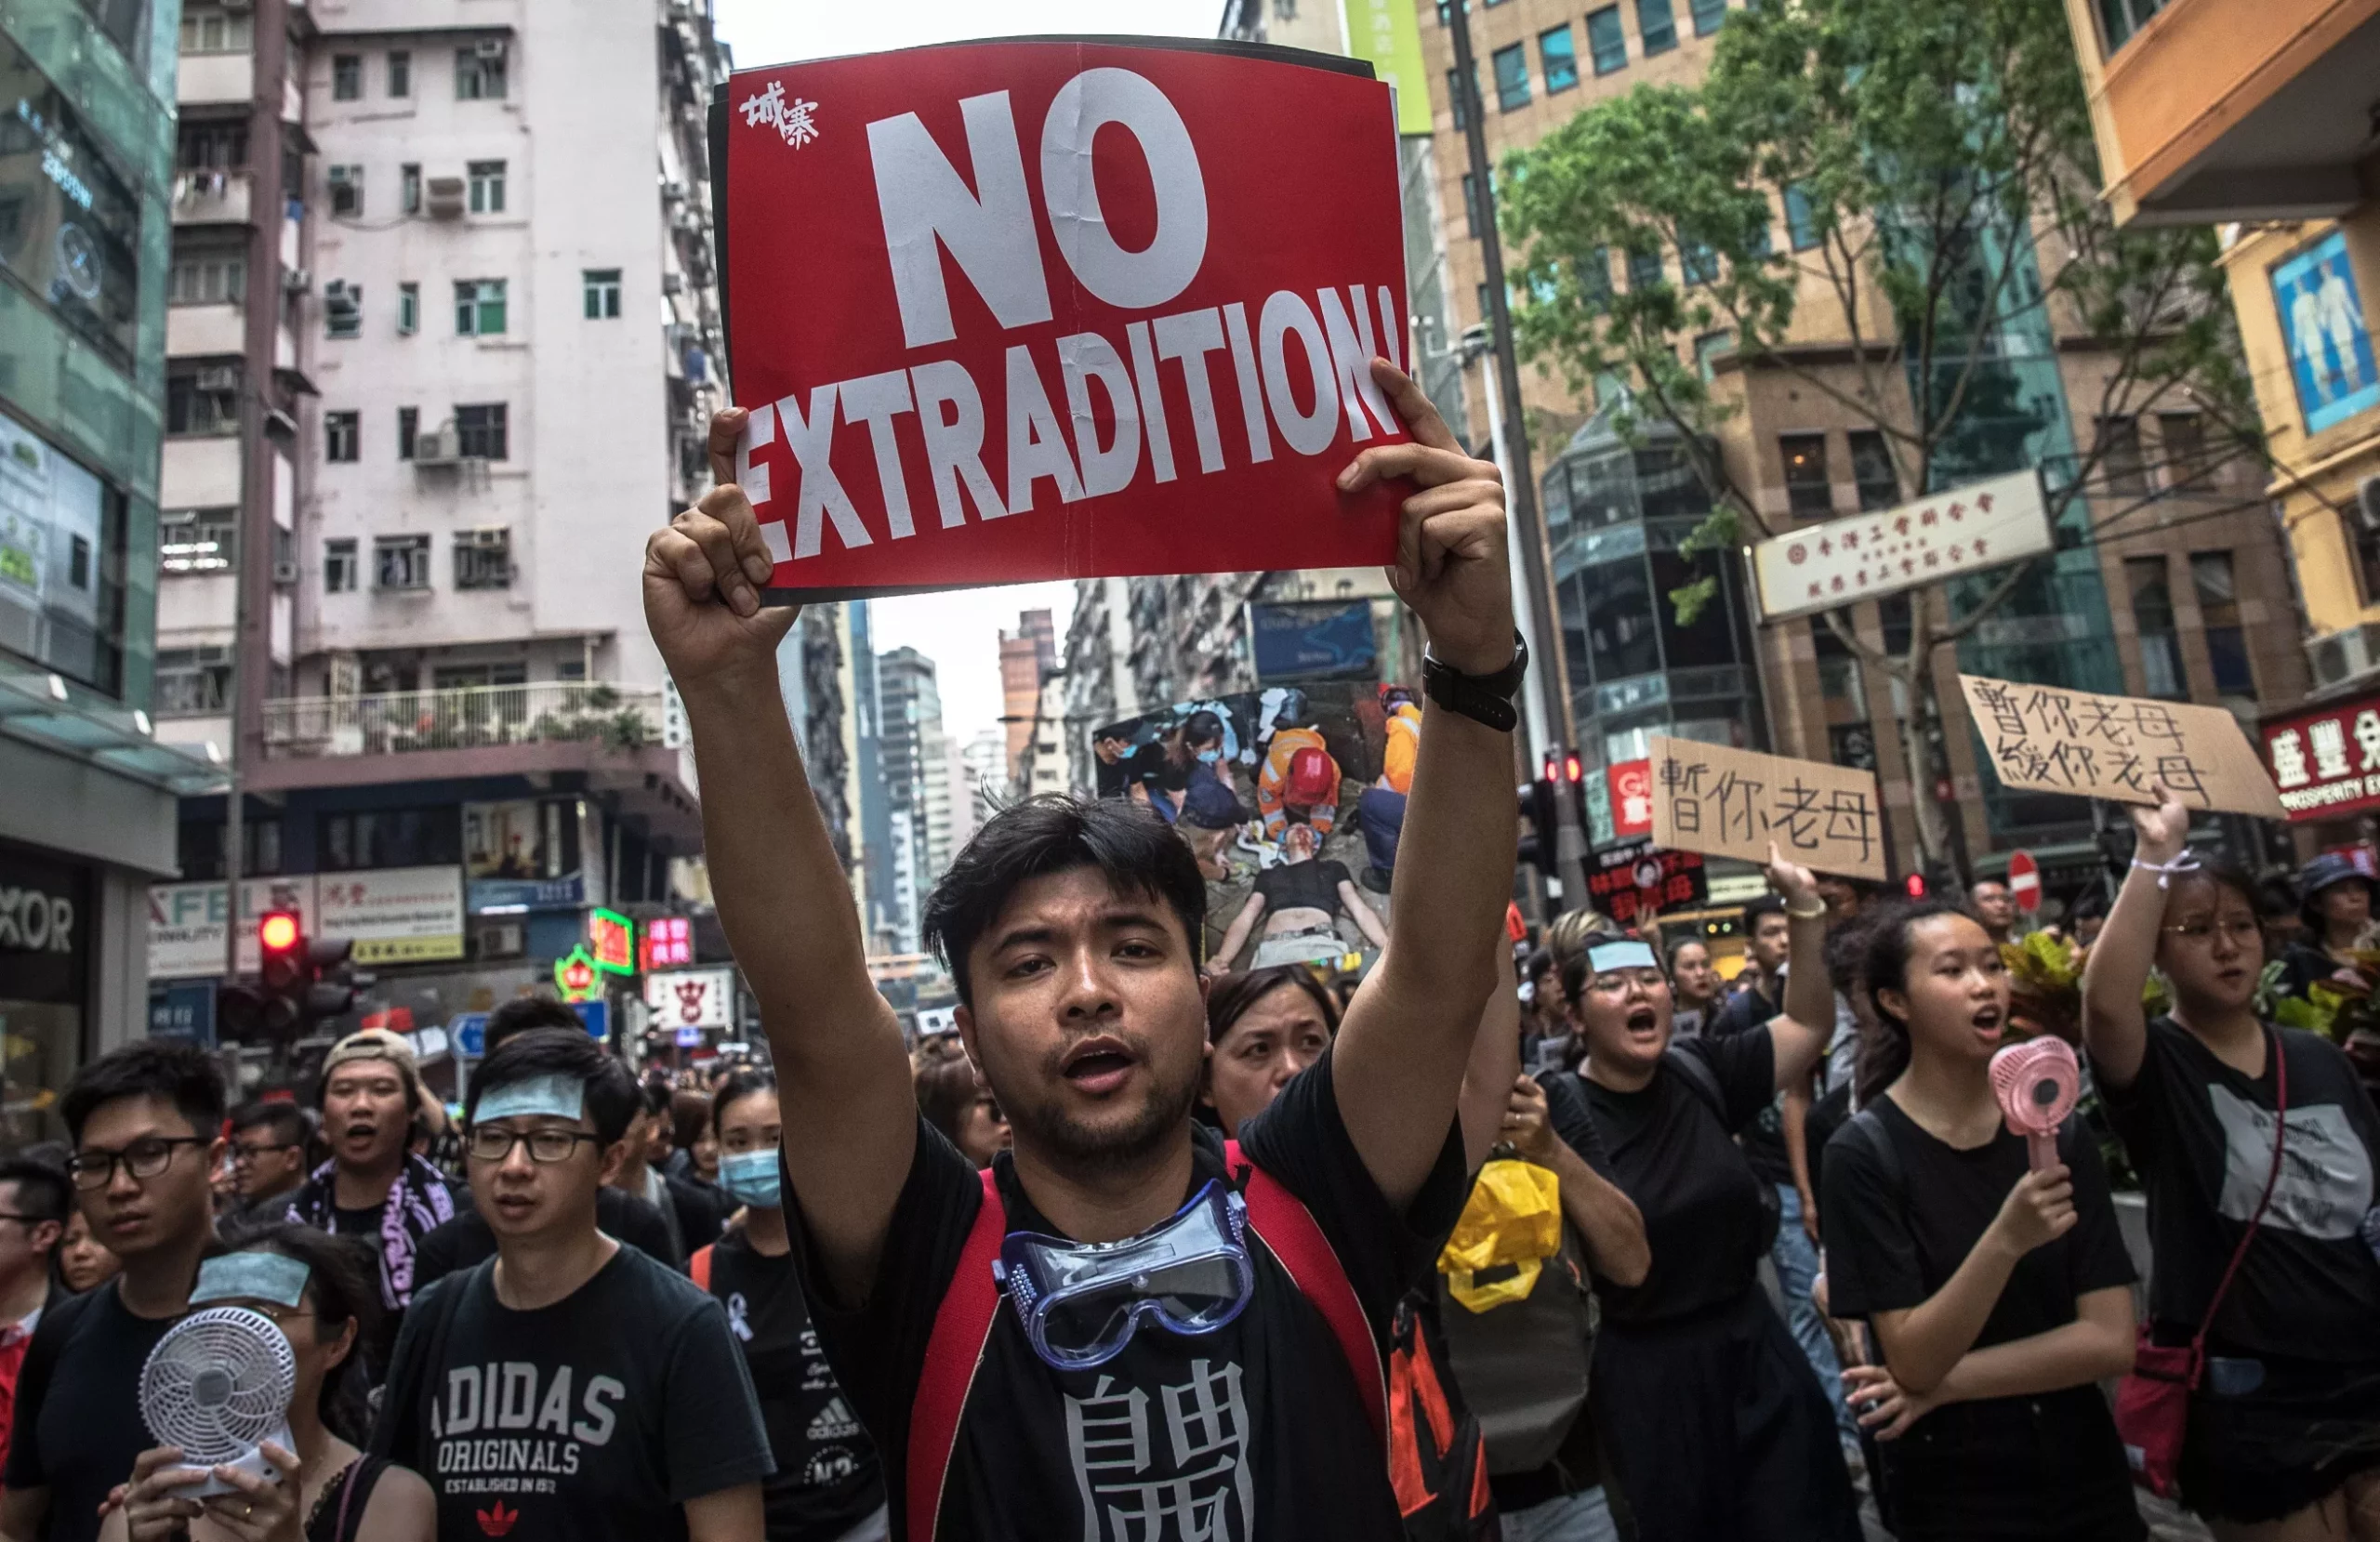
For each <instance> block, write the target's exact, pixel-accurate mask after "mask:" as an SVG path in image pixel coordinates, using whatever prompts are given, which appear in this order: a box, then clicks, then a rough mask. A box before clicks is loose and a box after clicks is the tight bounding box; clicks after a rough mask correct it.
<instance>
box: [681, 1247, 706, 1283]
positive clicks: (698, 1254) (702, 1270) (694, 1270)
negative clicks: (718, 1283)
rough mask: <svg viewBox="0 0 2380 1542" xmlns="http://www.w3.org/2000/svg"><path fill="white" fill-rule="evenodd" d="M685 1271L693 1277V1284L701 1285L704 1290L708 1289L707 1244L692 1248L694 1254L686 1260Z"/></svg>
mask: <svg viewBox="0 0 2380 1542" xmlns="http://www.w3.org/2000/svg"><path fill="white" fill-rule="evenodd" d="M686 1272H687V1273H689V1274H692V1275H693V1276H694V1284H696V1285H700V1286H702V1287H703V1288H704V1289H705V1290H708V1289H709V1288H710V1247H709V1246H708V1245H703V1246H701V1247H697V1248H695V1249H694V1257H693V1258H691V1259H687V1260H686Z"/></svg>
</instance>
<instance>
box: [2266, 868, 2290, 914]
mask: <svg viewBox="0 0 2380 1542" xmlns="http://www.w3.org/2000/svg"><path fill="white" fill-rule="evenodd" d="M2256 914H2257V915H2258V916H2296V915H2297V886H2296V885H2295V884H2294V883H2292V882H2290V881H2289V880H2288V879H2287V878H2285V877H2282V876H2281V875H2280V874H2278V873H2275V874H2273V875H2271V876H2269V877H2266V878H2262V879H2259V880H2258V881H2257V884H2256Z"/></svg>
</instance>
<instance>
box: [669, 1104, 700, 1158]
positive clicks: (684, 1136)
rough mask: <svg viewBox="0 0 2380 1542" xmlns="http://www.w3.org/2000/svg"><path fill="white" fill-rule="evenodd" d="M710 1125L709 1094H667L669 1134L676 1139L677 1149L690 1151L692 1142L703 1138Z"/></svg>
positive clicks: (692, 1147) (692, 1146)
mask: <svg viewBox="0 0 2380 1542" xmlns="http://www.w3.org/2000/svg"><path fill="white" fill-rule="evenodd" d="M709 1125H710V1094H708V1093H707V1092H672V1093H671V1094H669V1133H670V1134H671V1135H673V1136H675V1137H676V1138H677V1141H678V1149H679V1150H681V1151H692V1150H693V1149H694V1142H695V1141H697V1140H701V1139H702V1138H703V1131H704V1130H705V1129H706V1128H707V1127H709Z"/></svg>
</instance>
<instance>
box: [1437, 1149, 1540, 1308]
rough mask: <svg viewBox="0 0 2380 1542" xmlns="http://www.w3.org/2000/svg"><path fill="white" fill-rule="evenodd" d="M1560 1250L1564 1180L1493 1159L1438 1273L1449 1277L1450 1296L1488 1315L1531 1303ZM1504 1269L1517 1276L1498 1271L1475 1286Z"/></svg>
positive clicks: (1474, 1188)
mask: <svg viewBox="0 0 2380 1542" xmlns="http://www.w3.org/2000/svg"><path fill="white" fill-rule="evenodd" d="M1560 1251H1562V1183H1561V1180H1560V1179H1558V1178H1556V1177H1555V1176H1554V1174H1553V1173H1552V1172H1551V1171H1550V1170H1548V1169H1546V1168H1544V1167H1540V1166H1536V1165H1535V1164H1533V1163H1528V1162H1522V1161H1518V1160H1513V1159H1505V1160H1500V1161H1494V1162H1490V1163H1488V1165H1487V1166H1484V1167H1482V1168H1480V1169H1479V1179H1478V1181H1477V1182H1475V1183H1474V1184H1473V1185H1472V1189H1471V1198H1470V1200H1469V1201H1468V1202H1467V1203H1465V1204H1464V1206H1463V1207H1462V1219H1460V1220H1458V1221H1456V1222H1455V1225H1454V1232H1453V1233H1452V1234H1451V1235H1450V1236H1448V1238H1447V1245H1446V1248H1445V1250H1444V1251H1442V1252H1441V1253H1439V1255H1438V1272H1439V1273H1441V1274H1444V1275H1445V1276H1446V1277H1447V1293H1448V1295H1450V1296H1452V1297H1453V1298H1455V1299H1456V1300H1458V1301H1460V1302H1461V1303H1462V1304H1463V1305H1464V1306H1465V1307H1468V1308H1469V1309H1470V1310H1471V1311H1475V1312H1476V1311H1488V1310H1489V1309H1490V1308H1493V1307H1500V1306H1502V1305H1504V1304H1506V1303H1507V1302H1511V1301H1525V1300H1527V1298H1528V1294H1529V1292H1530V1291H1531V1290H1534V1289H1535V1288H1536V1287H1537V1276H1538V1272H1539V1270H1540V1268H1542V1267H1543V1264H1544V1261H1545V1260H1546V1259H1550V1258H1552V1257H1554V1255H1555V1254H1556V1253H1559V1252H1560ZM1500 1265H1510V1266H1513V1267H1514V1268H1515V1269H1516V1270H1517V1272H1515V1273H1512V1274H1503V1273H1502V1272H1501V1270H1499V1271H1498V1272H1499V1277H1498V1278H1497V1279H1495V1280H1492V1281H1489V1282H1488V1283H1487V1284H1484V1285H1483V1284H1477V1283H1474V1275H1476V1274H1478V1273H1479V1272H1483V1271H1486V1270H1489V1269H1497V1268H1498V1266H1500Z"/></svg>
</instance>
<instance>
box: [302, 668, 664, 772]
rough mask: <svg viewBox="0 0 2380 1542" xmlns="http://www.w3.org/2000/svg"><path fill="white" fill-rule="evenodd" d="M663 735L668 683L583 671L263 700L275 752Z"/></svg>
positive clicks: (609, 744)
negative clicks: (628, 685)
mask: <svg viewBox="0 0 2380 1542" xmlns="http://www.w3.org/2000/svg"><path fill="white" fill-rule="evenodd" d="M660 740H661V692H658V691H636V690H624V689H622V688H621V687H619V686H615V685H600V684H588V683H585V682H583V681H578V680H540V681H537V682H536V683H534V684H529V685H467V686H450V687H448V688H446V689H444V690H438V691H389V692H378V693H376V694H372V695H364V696H284V697H282V698H279V699H277V700H273V701H268V702H266V703H265V704H264V742H265V749H266V752H267V753H268V754H270V755H271V756H274V757H275V758H293V757H314V756H327V755H403V754H407V753H410V752H412V751H416V750H440V749H486V748H490V747H495V746H501V745H550V744H580V745H602V746H603V747H605V748H610V749H635V748H638V747H640V746H641V745H655V744H658V743H660Z"/></svg>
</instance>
